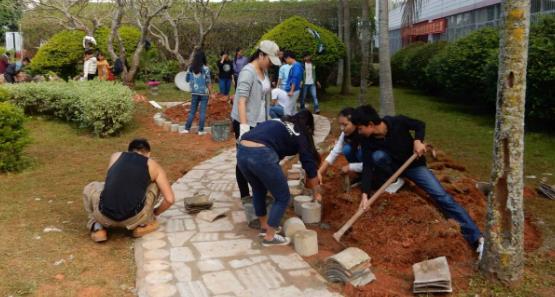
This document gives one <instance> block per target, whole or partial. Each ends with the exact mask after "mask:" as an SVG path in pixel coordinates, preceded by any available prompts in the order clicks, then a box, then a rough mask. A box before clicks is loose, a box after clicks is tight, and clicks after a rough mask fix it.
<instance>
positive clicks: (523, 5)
mask: <svg viewBox="0 0 555 297" xmlns="http://www.w3.org/2000/svg"><path fill="white" fill-rule="evenodd" d="M502 11H503V16H504V18H503V24H502V26H501V28H500V33H501V35H500V37H501V38H500V42H499V49H500V50H499V73H498V84H497V113H496V121H495V136H494V147H493V153H494V158H493V170H492V185H493V186H494V190H493V191H492V192H491V193H490V195H489V196H488V215H487V224H486V234H485V236H486V242H485V251H484V258H483V260H482V263H481V268H482V270H483V271H485V272H486V273H488V274H490V275H494V276H497V278H499V279H500V280H501V281H503V282H512V281H516V280H519V279H521V278H522V273H523V268H524V213H523V200H522V195H523V156H524V103H525V96H526V65H527V62H528V61H527V57H528V34H529V29H530V2H529V1H526V0H504V1H503V2H502Z"/></svg>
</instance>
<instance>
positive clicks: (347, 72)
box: [341, 0, 352, 95]
mask: <svg viewBox="0 0 555 297" xmlns="http://www.w3.org/2000/svg"><path fill="white" fill-rule="evenodd" d="M341 2H343V4H342V6H343V39H344V42H345V52H346V54H345V60H344V61H343V64H344V65H343V66H344V68H343V83H342V84H341V94H344V95H347V94H349V93H351V55H352V51H351V13H350V12H351V11H350V8H351V7H350V5H349V0H341Z"/></svg>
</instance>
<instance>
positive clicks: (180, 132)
mask: <svg viewBox="0 0 555 297" xmlns="http://www.w3.org/2000/svg"><path fill="white" fill-rule="evenodd" d="M189 132H190V131H189V130H187V129H185V130H181V131H179V134H189Z"/></svg>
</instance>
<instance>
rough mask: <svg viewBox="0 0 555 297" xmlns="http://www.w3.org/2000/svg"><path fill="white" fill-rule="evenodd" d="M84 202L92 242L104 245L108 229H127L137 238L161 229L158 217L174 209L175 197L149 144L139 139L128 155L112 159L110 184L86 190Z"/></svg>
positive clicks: (93, 184)
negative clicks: (152, 157) (151, 152)
mask: <svg viewBox="0 0 555 297" xmlns="http://www.w3.org/2000/svg"><path fill="white" fill-rule="evenodd" d="M160 193H161V194H162V195H163V196H164V199H163V200H162V199H161V197H160ZM160 200H162V203H160V205H159V206H158V207H156V208H155V206H156V205H157V204H158V203H159V202H160ZM83 202H84V204H85V210H86V211H87V213H88V217H89V221H88V222H87V228H88V229H89V230H90V231H91V238H92V240H93V241H95V242H103V241H106V240H107V239H108V235H107V232H106V228H113V227H123V228H127V229H128V230H133V236H134V237H141V236H143V235H145V234H147V233H150V232H152V231H155V230H156V229H158V226H159V225H158V222H157V221H156V216H158V215H160V214H161V213H163V212H164V211H165V210H166V209H168V208H170V206H172V204H173V203H174V194H173V191H172V188H171V186H170V183H169V182H168V178H167V177H166V173H165V172H164V170H163V169H162V167H160V165H159V164H158V163H157V162H156V161H154V160H152V159H150V144H149V143H148V141H147V140H146V139H135V140H133V141H131V143H130V144H129V147H128V151H127V152H118V153H114V154H113V155H112V157H111V158H110V164H109V165H108V174H107V175H106V182H92V183H90V184H88V185H87V186H86V187H85V189H84V190H83Z"/></svg>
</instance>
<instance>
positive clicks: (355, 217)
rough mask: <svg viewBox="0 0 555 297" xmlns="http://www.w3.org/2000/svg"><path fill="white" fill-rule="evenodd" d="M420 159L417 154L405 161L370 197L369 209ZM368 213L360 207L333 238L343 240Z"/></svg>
mask: <svg viewBox="0 0 555 297" xmlns="http://www.w3.org/2000/svg"><path fill="white" fill-rule="evenodd" d="M416 158H418V155H416V154H412V156H411V157H410V158H409V159H408V160H407V161H405V163H404V164H403V166H401V167H400V168H399V169H397V171H395V173H393V175H392V176H391V177H390V178H389V179H388V180H387V181H386V182H385V183H384V184H383V185H382V186H381V187H380V188H379V189H378V190H377V191H376V193H374V195H372V197H370V199H369V203H368V208H370V206H372V204H373V203H374V202H375V201H376V200H377V199H378V197H380V195H381V194H383V192H384V191H385V189H386V188H387V187H388V186H389V185H391V183H393V182H394V181H395V180H397V178H398V177H399V175H401V173H403V171H405V169H407V167H409V165H410V164H411V163H412V162H413V161H414V160H415V159H416ZM364 212H366V210H365V209H364V208H363V207H362V205H360V206H359V208H358V210H357V212H356V213H355V214H354V215H353V216H352V217H351V218H350V219H349V220H348V221H347V223H345V225H343V227H341V229H339V230H338V231H337V232H335V233H334V234H333V238H334V239H335V240H336V241H337V242H339V241H340V240H341V237H342V236H343V234H344V233H345V232H347V230H349V228H351V226H352V225H353V224H354V223H355V222H356V220H358V218H359V217H360V216H361V215H362V214H363V213H364Z"/></svg>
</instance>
